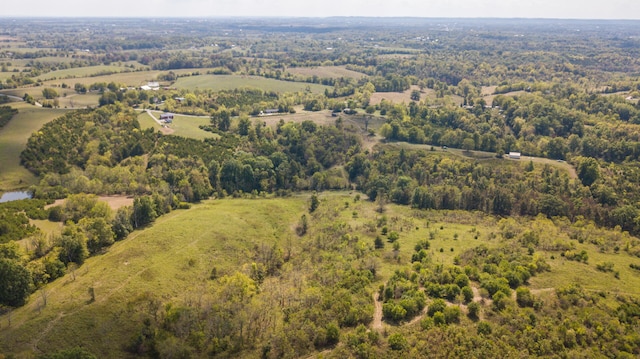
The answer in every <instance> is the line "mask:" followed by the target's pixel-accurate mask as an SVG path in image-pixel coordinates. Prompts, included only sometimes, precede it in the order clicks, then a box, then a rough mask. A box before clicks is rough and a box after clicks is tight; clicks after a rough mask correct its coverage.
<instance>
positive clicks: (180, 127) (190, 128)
mask: <svg viewBox="0 0 640 359" xmlns="http://www.w3.org/2000/svg"><path fill="white" fill-rule="evenodd" d="M152 113H153V114H154V116H155V117H156V118H160V114H162V111H152ZM138 121H139V122H140V127H141V128H142V129H147V128H153V129H155V130H157V131H160V132H162V133H163V134H165V135H176V136H182V137H188V138H195V139H196V140H204V139H205V138H218V137H219V136H218V135H217V134H215V133H213V132H208V131H205V130H202V129H200V126H206V125H210V124H211V119H210V118H209V117H202V116H189V115H178V114H174V117H173V122H172V123H170V124H167V125H166V127H163V126H161V125H160V124H158V122H156V121H155V120H154V119H153V118H151V117H150V116H149V114H147V112H142V113H141V114H140V115H139V116H138Z"/></svg>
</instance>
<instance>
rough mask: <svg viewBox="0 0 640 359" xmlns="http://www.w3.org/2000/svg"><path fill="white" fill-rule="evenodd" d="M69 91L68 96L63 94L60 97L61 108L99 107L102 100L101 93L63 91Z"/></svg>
mask: <svg viewBox="0 0 640 359" xmlns="http://www.w3.org/2000/svg"><path fill="white" fill-rule="evenodd" d="M64 93H68V94H69V95H68V96H62V97H59V98H58V102H59V103H60V107H61V108H70V109H77V108H87V107H97V106H98V105H99V101H100V95H98V94H94V93H86V94H77V93H75V92H73V91H71V92H67V91H65V92H63V94H64Z"/></svg>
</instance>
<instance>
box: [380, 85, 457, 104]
mask: <svg viewBox="0 0 640 359" xmlns="http://www.w3.org/2000/svg"><path fill="white" fill-rule="evenodd" d="M413 90H418V91H420V88H419V87H418V86H415V85H414V86H411V88H410V89H408V90H406V91H404V92H374V93H373V94H371V101H370V103H371V104H372V105H377V104H379V103H380V102H382V100H383V99H384V100H385V101H388V102H391V103H405V104H408V103H410V102H411V101H412V100H411V92H412V91H413ZM449 97H450V98H451V100H452V101H453V102H454V103H455V104H457V105H461V104H462V103H463V99H462V97H460V96H458V95H451V96H449ZM424 99H436V92H435V91H434V90H432V89H429V88H424V89H423V90H421V91H420V101H423V100H424Z"/></svg>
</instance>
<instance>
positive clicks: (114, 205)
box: [44, 196, 133, 211]
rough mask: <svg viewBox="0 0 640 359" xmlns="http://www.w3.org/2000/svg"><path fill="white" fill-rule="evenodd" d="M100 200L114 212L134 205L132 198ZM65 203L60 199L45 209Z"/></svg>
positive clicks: (111, 197)
mask: <svg viewBox="0 0 640 359" xmlns="http://www.w3.org/2000/svg"><path fill="white" fill-rule="evenodd" d="M98 200H99V201H102V202H107V204H108V205H109V207H111V209H112V210H114V211H116V210H118V209H119V208H121V207H124V206H131V205H133V197H130V196H100V197H98ZM64 201H65V199H58V200H56V201H55V202H53V204H50V205H47V206H45V207H44V208H45V209H48V208H50V207H53V206H61V205H63V204H64Z"/></svg>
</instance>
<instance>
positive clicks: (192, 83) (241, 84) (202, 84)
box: [173, 75, 330, 93]
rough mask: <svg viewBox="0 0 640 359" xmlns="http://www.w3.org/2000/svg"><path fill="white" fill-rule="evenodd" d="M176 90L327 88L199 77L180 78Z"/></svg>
mask: <svg viewBox="0 0 640 359" xmlns="http://www.w3.org/2000/svg"><path fill="white" fill-rule="evenodd" d="M173 86H174V87H177V88H184V89H189V90H195V89H201V90H203V89H208V90H214V91H221V90H233V89H237V88H258V89H261V90H263V91H274V92H279V93H283V92H304V91H307V89H308V90H310V91H311V92H313V93H323V92H324V90H325V89H330V87H329V86H324V85H318V84H310V83H304V82H291V81H280V80H274V79H267V78H264V77H260V76H238V75H200V76H190V77H182V78H180V79H178V81H176V83H175V84H174V85H173Z"/></svg>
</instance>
